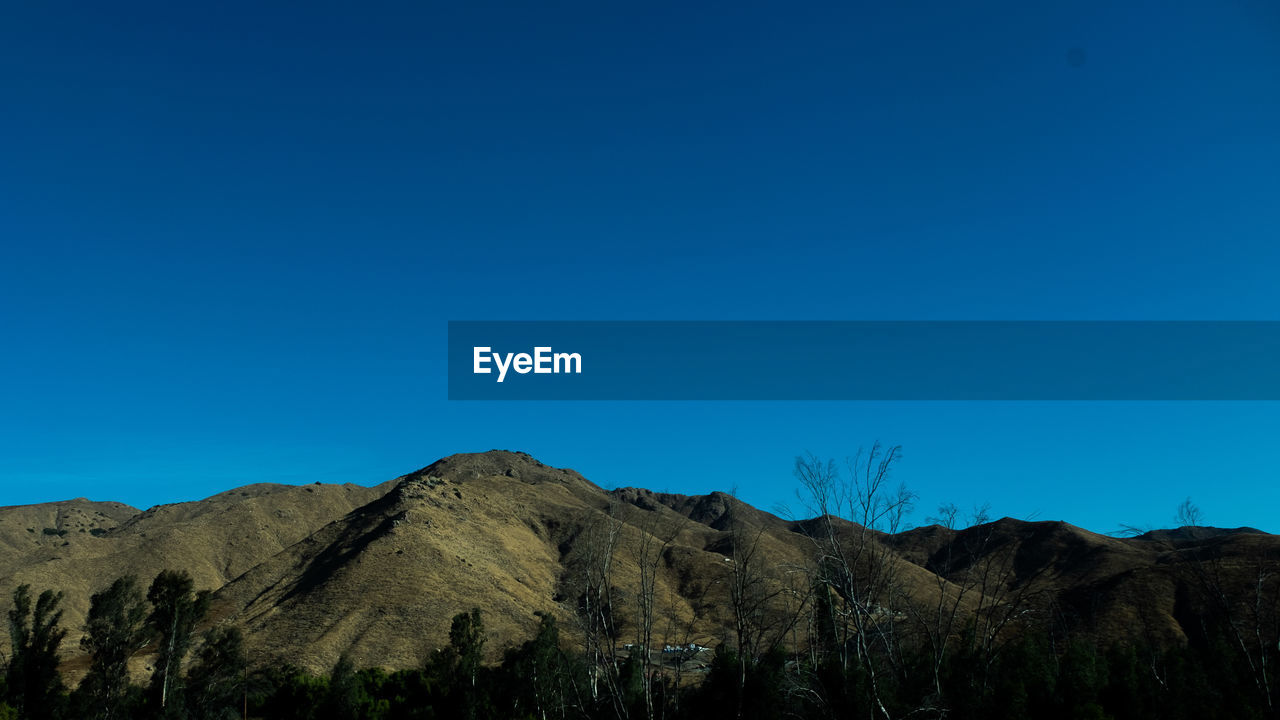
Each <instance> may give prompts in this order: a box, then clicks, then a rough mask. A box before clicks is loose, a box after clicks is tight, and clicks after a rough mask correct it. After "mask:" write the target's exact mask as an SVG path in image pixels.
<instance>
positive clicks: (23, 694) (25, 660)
mask: <svg viewBox="0 0 1280 720" xmlns="http://www.w3.org/2000/svg"><path fill="white" fill-rule="evenodd" d="M61 602H62V593H55V592H53V591H52V590H45V591H44V592H42V593H40V597H39V598H38V599H37V600H36V603H35V611H34V613H33V612H32V607H31V586H30V585H21V586H19V587H18V589H17V590H15V591H14V593H13V609H12V610H10V611H9V641H10V644H11V647H12V649H13V654H12V659H11V660H10V661H9V668H8V670H7V672H6V673H5V693H4V697H5V699H6V700H7V701H8V702H9V704H10V705H11V706H12V707H13V709H14V711H15V712H16V714H17V715H18V716H20V717H25V718H31V719H32V720H44V719H45V718H52V717H55V716H56V714H57V710H58V708H59V707H60V705H61V703H62V700H63V696H62V693H63V687H62V678H61V676H60V675H59V674H58V648H59V647H60V646H61V645H62V640H63V638H64V637H66V634H67V631H66V630H64V629H62V628H60V627H58V622H59V621H60V620H61V619H62V610H61V609H59V607H58V606H59V605H60V604H61Z"/></svg>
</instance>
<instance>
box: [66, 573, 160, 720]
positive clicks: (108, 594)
mask: <svg viewBox="0 0 1280 720" xmlns="http://www.w3.org/2000/svg"><path fill="white" fill-rule="evenodd" d="M146 616H147V612H146V606H145V605H144V604H143V602H142V595H141V593H140V592H139V590H138V581H137V579H136V578H135V577H133V576H132V575H126V576H125V577H122V578H119V579H118V580H116V581H115V582H113V583H111V586H110V587H108V588H107V589H106V590H103V591H101V592H97V593H94V594H93V596H92V597H91V598H90V599H89V615H88V618H87V619H86V621H85V626H84V631H85V634H84V637H83V638H81V640H80V646H81V647H82V648H83V649H84V650H85V651H87V652H88V653H89V654H90V655H91V656H92V660H91V661H90V663H89V672H88V673H87V674H86V675H85V677H84V680H82V681H81V683H80V687H79V688H78V689H77V695H79V696H80V697H79V699H80V700H81V703H82V704H83V705H84V706H85V707H84V709H83V710H84V712H83V714H84V715H85V716H86V717H92V718H95V719H97V720H113V719H114V718H122V717H128V716H129V708H130V706H131V705H132V704H133V702H134V700H135V698H134V697H133V696H134V693H133V692H132V687H131V686H130V684H129V672H128V665H129V658H131V657H133V654H134V653H136V652H137V651H138V650H140V649H142V647H143V646H144V645H145V644H146V640H147V633H146V629H145V627H144V626H143V620H144V619H145V618H146Z"/></svg>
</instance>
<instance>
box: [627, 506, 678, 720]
mask: <svg viewBox="0 0 1280 720" xmlns="http://www.w3.org/2000/svg"><path fill="white" fill-rule="evenodd" d="M637 509H639V508H637ZM663 509H664V508H663V507H662V506H655V507H652V508H648V509H646V510H645V513H646V514H645V515H643V516H641V518H640V521H639V522H638V523H637V525H638V527H637V529H638V530H639V532H638V533H637V536H636V538H635V542H633V543H632V544H631V554H632V560H633V561H634V562H635V564H636V568H637V574H638V577H637V581H638V582H637V586H638V590H637V593H636V603H635V613H636V621H635V631H636V633H635V642H634V645H633V656H634V649H639V651H640V655H639V660H640V676H641V678H642V683H641V687H642V693H643V696H644V705H645V713H646V716H647V717H648V718H649V720H653V718H654V717H655V716H656V706H655V703H654V696H653V680H654V678H655V677H660V675H661V672H660V668H659V669H658V670H657V671H655V668H654V664H653V633H654V627H655V611H656V609H657V604H658V596H657V582H658V571H659V568H660V567H661V564H662V559H663V557H664V556H665V554H666V552H667V549H668V548H670V547H671V545H672V544H673V543H674V542H675V540H676V537H678V536H679V535H680V532H681V531H682V530H683V529H684V526H685V525H686V524H687V523H688V518H686V517H684V516H683V515H679V516H676V515H674V513H664V512H663ZM668 515H671V516H672V517H668Z"/></svg>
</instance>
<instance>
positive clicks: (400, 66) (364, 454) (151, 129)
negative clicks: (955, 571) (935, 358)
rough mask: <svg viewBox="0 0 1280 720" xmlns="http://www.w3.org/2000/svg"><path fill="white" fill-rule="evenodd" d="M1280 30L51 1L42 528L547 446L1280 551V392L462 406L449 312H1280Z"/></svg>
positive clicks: (1112, 9) (15, 40)
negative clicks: (1175, 397) (1220, 532)
mask: <svg viewBox="0 0 1280 720" xmlns="http://www.w3.org/2000/svg"><path fill="white" fill-rule="evenodd" d="M1277 128H1280V6H1277V5H1276V4H1275V3H1274V2H1270V1H1269V0H1236V1H1232V2H1209V1H1207V0H1206V1H1205V2H1198V3H1194V2H1186V3H1154V2H1151V3H1138V4H1135V3H1129V2H1119V3H1117V2H1061V3H1057V6H1056V7H1049V6H1047V4H1045V3H1026V2H1009V3H1003V4H990V3H954V2H938V3H925V2H910V3H864V4H852V3H833V4H831V5H830V6H823V5H821V4H811V5H808V6H807V7H796V6H795V4H790V3H787V4H783V3H777V4H769V5H761V4H750V5H743V4H740V3H737V4H724V5H722V6H719V7H716V6H713V5H712V4H707V3H692V4H690V3H655V2H648V3H632V4H618V3H566V4H557V5H556V6H554V7H550V6H545V4H544V5H536V4H535V5H530V4H527V3H519V4H516V3H513V4H510V5H499V4H487V3H470V2H468V3H455V4H451V5H445V4H443V3H420V2H412V3H409V2H406V3H383V4H350V3H348V4H337V3H288V4H284V3H225V4H218V5H217V6H216V7H214V6H209V7H199V6H193V5H191V4H185V3H150V4H136V3H121V4H111V5H103V4H101V3H88V2H80V3H76V2H69V3H14V4H10V7H6V8H5V10H4V16H3V19H2V21H0V243H2V246H0V247H2V255H0V333H2V334H0V338H2V339H0V378H2V379H0V504H14V503H27V502H38V501H45V500H53V499H62V498H69V497H75V496H89V497H92V498H95V499H117V500H121V501H125V502H128V503H131V504H134V505H138V506H144V507H145V506H148V505H151V504H155V503H161V502H172V501H176V500H183V499H194V498H198V497H203V496H206V495H209V494H212V493H214V492H217V491H220V490H223V489H226V488H228V487H231V486H234V485H239V484H245V483H250V482H259V481H275V482H309V481H315V480H320V481H324V482H348V481H349V482H358V483H375V482H380V481H383V480H386V479H389V478H391V477H394V476H396V475H398V474H401V473H403V472H406V471H410V470H413V469H416V468H418V467H420V466H423V465H425V464H427V463H429V462H431V461H433V460H435V459H436V458H438V457H440V456H442V455H446V454H450V453H454V452H462V451H476V450H487V449H490V448H510V449H521V450H526V451H528V452H530V453H532V454H534V455H535V456H537V457H539V458H540V459H542V460H544V461H545V462H548V463H550V464H554V465H562V466H571V467H574V468H576V469H578V470H580V471H582V472H583V473H584V474H586V475H587V476H588V477H590V478H591V479H593V480H595V481H596V482H599V483H601V484H603V485H606V486H615V485H641V486H647V487H651V488H654V489H666V490H671V491H678V492H690V493H693V492H705V491H709V490H711V489H716V488H721V489H724V488H730V487H735V486H736V487H737V488H738V490H739V492H740V493H741V495H742V496H743V497H744V498H745V499H747V500H749V501H751V502H753V503H756V504H758V505H760V506H762V507H766V508H769V507H773V506H774V505H776V504H778V503H780V502H788V501H790V500H791V498H792V490H793V486H794V485H793V482H792V479H791V463H792V459H793V458H794V456H795V455H796V454H798V453H801V452H804V451H812V452H814V453H817V454H819V455H830V456H836V457H841V456H843V455H845V454H848V453H851V452H853V451H854V450H856V449H857V446H858V445H860V444H866V443H868V442H871V441H873V440H875V439H880V440H883V441H886V442H891V443H901V444H902V445H904V447H905V455H904V459H903V462H902V463H901V465H900V467H899V478H900V479H901V480H903V481H904V482H906V483H908V484H909V485H910V486H912V487H913V488H915V489H916V490H917V491H918V492H919V493H920V494H921V508H920V510H919V511H917V513H916V514H915V516H914V518H913V519H914V520H915V521H916V522H917V523H922V522H924V519H925V517H926V516H927V515H929V514H930V513H931V511H932V509H933V507H935V506H936V505H937V504H938V503H939V502H943V501H947V500H951V501H955V502H957V503H958V504H960V505H962V506H968V505H972V504H974V503H983V502H989V503H991V505H992V510H993V512H994V513H995V514H996V515H1012V516H1028V515H1032V514H1038V515H1037V516H1038V517H1039V518H1042V519H1065V520H1068V521H1070V522H1074V523H1076V524H1079V525H1083V526H1086V527H1089V528H1092V529H1097V530H1110V529H1113V528H1115V527H1116V526H1117V525H1119V524H1120V523H1130V524H1137V525H1167V524H1168V523H1169V520H1170V519H1171V516H1172V514H1173V511H1174V508H1175V506H1176V505H1177V503H1178V502H1179V501H1180V500H1181V499H1182V498H1183V497H1185V496H1187V495H1191V496H1192V497H1194V498H1195V499H1196V501H1197V502H1198V503H1199V504H1200V505H1201V506H1202V508H1203V509H1204V512H1205V515H1206V519H1207V521H1208V522H1211V523H1213V524H1218V525H1229V526H1235V525H1253V526H1257V527H1262V528H1264V529H1267V530H1271V531H1280V523H1278V522H1277V519H1276V511H1277V509H1278V508H1280V482H1278V480H1280V477H1277V476H1278V475H1280V442H1277V430H1278V429H1280V406H1278V405H1277V404H1275V403H1234V404H1233V403H794V404H792V403H635V404H614V403H545V404H541V403H510V404H502V403H475V404H468V403H459V402H453V403H451V402H448V401H447V400H446V399H445V375H444V342H445V323H446V321H447V320H449V319H712V320H714V319H770V320H771V319H1262V320H1277V319H1280V287H1278V286H1277V283H1276V277H1277V271H1278V270H1280V242H1278V241H1277V238H1280V202H1277V201H1276V200H1277V198H1280V172H1278V169H1280V131H1277Z"/></svg>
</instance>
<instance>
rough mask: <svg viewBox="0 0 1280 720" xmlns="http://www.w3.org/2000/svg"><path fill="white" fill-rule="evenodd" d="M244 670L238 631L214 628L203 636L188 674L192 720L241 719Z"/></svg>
mask: <svg viewBox="0 0 1280 720" xmlns="http://www.w3.org/2000/svg"><path fill="white" fill-rule="evenodd" d="M247 669H248V661H247V660H246V659H245V653H244V637H243V636H242V635H241V634H240V631H239V630H238V629H237V628H234V627H225V628H214V629H212V630H210V631H209V632H207V633H205V635H204V642H203V643H202V644H201V646H200V650H199V651H198V652H197V653H196V662H195V664H194V665H192V666H191V670H190V671H189V672H188V673H187V697H188V699H189V701H190V702H188V706H189V707H190V709H191V714H192V717H193V718H194V720H232V718H237V717H240V712H239V711H238V708H239V707H240V706H241V704H242V703H243V702H244V701H245V700H244V696H245V687H244V682H245V673H246V671H247Z"/></svg>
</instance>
